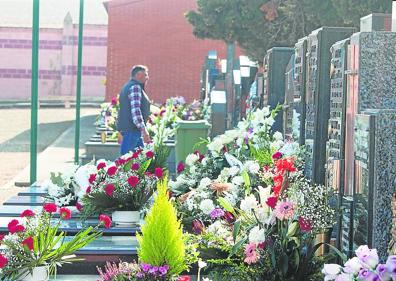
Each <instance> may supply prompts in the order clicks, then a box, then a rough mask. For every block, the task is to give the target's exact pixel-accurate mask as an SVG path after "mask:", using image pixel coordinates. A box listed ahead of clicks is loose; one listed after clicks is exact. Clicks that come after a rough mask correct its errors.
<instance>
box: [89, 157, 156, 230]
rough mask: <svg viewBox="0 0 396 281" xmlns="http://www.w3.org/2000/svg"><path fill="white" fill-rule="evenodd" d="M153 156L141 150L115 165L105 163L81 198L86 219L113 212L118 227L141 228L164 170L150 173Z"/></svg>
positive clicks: (99, 168) (91, 179)
mask: <svg viewBox="0 0 396 281" xmlns="http://www.w3.org/2000/svg"><path fill="white" fill-rule="evenodd" d="M153 157H154V153H153V152H152V151H146V152H145V151H144V150H142V149H139V150H138V151H136V152H133V153H130V154H126V155H124V156H122V157H121V158H119V159H117V160H116V161H115V162H114V163H112V164H109V165H107V164H106V163H104V162H102V163H99V164H98V166H97V172H96V173H94V174H91V176H90V178H89V183H90V186H89V187H88V189H87V193H86V194H85V196H84V197H83V198H82V212H83V217H88V216H91V215H93V214H98V213H103V212H113V214H112V216H113V221H114V222H115V223H116V224H138V223H139V221H140V210H141V208H142V207H143V206H144V205H145V204H146V202H147V201H148V199H149V198H150V197H151V195H152V194H153V191H154V188H155V185H156V183H157V181H158V179H159V178H162V177H163V174H164V172H163V170H162V168H155V169H154V174H153V173H151V172H149V171H148V168H149V166H150V163H151V161H152V158H153Z"/></svg>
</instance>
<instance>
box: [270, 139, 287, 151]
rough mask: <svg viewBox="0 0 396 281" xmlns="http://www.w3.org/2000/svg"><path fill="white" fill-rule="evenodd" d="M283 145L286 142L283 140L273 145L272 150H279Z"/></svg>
mask: <svg viewBox="0 0 396 281" xmlns="http://www.w3.org/2000/svg"><path fill="white" fill-rule="evenodd" d="M283 145H284V142H283V141H282V140H276V141H274V142H272V143H271V149H272V150H279V149H280V148H281V147H282V146H283Z"/></svg>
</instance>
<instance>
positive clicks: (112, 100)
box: [111, 97, 117, 105]
mask: <svg viewBox="0 0 396 281" xmlns="http://www.w3.org/2000/svg"><path fill="white" fill-rule="evenodd" d="M111 105H117V97H113V98H112V99H111Z"/></svg>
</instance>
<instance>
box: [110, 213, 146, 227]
mask: <svg viewBox="0 0 396 281" xmlns="http://www.w3.org/2000/svg"><path fill="white" fill-rule="evenodd" d="M111 219H112V221H113V222H114V223H115V225H137V224H139V222H140V211H114V212H113V213H112V214H111Z"/></svg>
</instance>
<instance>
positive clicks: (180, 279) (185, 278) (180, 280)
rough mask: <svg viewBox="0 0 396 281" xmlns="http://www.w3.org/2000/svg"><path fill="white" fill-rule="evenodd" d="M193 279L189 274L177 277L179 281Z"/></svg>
mask: <svg viewBox="0 0 396 281" xmlns="http://www.w3.org/2000/svg"><path fill="white" fill-rule="evenodd" d="M190 280H191V279H190V276H187V275H183V276H180V277H179V278H177V281H190Z"/></svg>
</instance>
